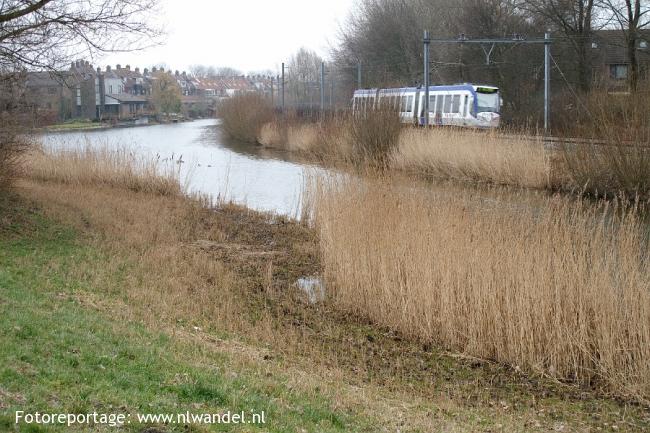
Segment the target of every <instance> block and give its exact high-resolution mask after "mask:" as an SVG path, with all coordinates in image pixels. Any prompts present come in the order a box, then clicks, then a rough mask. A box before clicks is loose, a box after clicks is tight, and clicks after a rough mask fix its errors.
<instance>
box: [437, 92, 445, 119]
mask: <svg viewBox="0 0 650 433" xmlns="http://www.w3.org/2000/svg"><path fill="white" fill-rule="evenodd" d="M443 99H444V96H442V95H438V96H437V97H436V100H437V102H438V103H437V104H436V105H435V107H436V114H442V101H443Z"/></svg>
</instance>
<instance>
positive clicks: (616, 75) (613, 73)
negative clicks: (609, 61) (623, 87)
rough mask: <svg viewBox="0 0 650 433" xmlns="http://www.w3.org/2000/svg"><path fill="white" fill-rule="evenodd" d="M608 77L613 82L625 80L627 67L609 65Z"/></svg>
mask: <svg viewBox="0 0 650 433" xmlns="http://www.w3.org/2000/svg"><path fill="white" fill-rule="evenodd" d="M609 76H610V77H611V78H612V79H614V80H625V79H627V65H609Z"/></svg>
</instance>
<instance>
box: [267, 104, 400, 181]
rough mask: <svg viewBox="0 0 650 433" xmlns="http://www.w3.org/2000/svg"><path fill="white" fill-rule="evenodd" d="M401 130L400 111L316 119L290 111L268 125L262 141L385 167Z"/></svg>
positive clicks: (331, 158)
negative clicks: (293, 113)
mask: <svg viewBox="0 0 650 433" xmlns="http://www.w3.org/2000/svg"><path fill="white" fill-rule="evenodd" d="M401 131H402V125H401V124H400V121H399V116H398V113H397V112H395V111H394V110H390V109H378V110H370V111H368V112H365V113H356V114H353V113H333V114H331V115H328V116H323V117H321V118H320V119H318V121H312V122H305V121H303V120H302V119H300V118H297V117H296V116H293V115H291V114H290V113H289V114H288V115H285V116H282V117H278V118H276V119H274V120H273V121H272V122H269V123H267V124H265V125H264V126H263V127H262V129H261V131H260V137H259V139H258V142H259V143H260V144H262V145H264V146H267V147H272V148H276V149H282V150H288V151H292V152H300V153H302V154H305V155H308V156H311V157H314V158H316V159H319V160H322V161H326V162H328V163H339V162H343V163H345V164H355V165H366V166H369V167H372V168H381V169H385V168H388V165H389V162H390V158H391V154H392V152H393V151H394V149H395V148H396V147H397V143H398V139H399V135H400V132H401Z"/></svg>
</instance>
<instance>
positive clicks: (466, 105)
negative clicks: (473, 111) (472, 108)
mask: <svg viewBox="0 0 650 433" xmlns="http://www.w3.org/2000/svg"><path fill="white" fill-rule="evenodd" d="M463 104H464V105H463V107H465V117H467V116H469V98H468V96H467V95H465V101H463Z"/></svg>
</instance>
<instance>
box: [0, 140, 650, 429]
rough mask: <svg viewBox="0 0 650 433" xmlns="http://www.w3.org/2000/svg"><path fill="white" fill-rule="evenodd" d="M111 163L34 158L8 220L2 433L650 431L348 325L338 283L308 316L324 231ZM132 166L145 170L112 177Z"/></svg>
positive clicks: (536, 381)
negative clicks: (21, 425) (134, 420)
mask: <svg viewBox="0 0 650 433" xmlns="http://www.w3.org/2000/svg"><path fill="white" fill-rule="evenodd" d="M106 157H107V155H103V156H101V157H98V156H97V155H93V154H89V153H86V154H83V155H76V156H74V157H73V158H70V155H60V156H58V157H52V156H44V155H40V156H33V157H32V159H31V170H30V172H29V173H31V174H30V176H29V177H28V178H26V179H24V180H23V181H21V183H20V185H19V188H18V195H17V196H15V198H9V199H7V198H5V199H4V202H3V206H2V207H1V208H0V209H2V231H1V232H0V239H1V240H0V242H2V248H1V249H0V251H2V255H1V256H0V257H1V260H2V264H3V266H2V271H1V272H0V283H1V284H0V287H1V289H2V291H1V302H0V308H2V309H3V314H2V316H1V317H2V319H1V320H2V321H3V326H2V329H3V330H5V331H4V332H3V337H2V338H3V345H2V347H3V350H2V351H1V352H0V356H2V365H3V369H2V376H1V377H2V380H1V381H0V390H1V391H2V394H0V396H1V400H0V401H1V403H2V410H3V413H4V414H5V415H3V423H4V425H5V426H8V427H9V428H12V426H11V421H12V416H11V413H12V411H13V410H15V409H23V408H28V409H31V410H35V409H49V410H57V411H86V410H97V411H107V412H110V411H113V410H115V408H118V409H119V412H122V411H124V412H133V411H136V412H137V411H142V412H161V411H168V410H169V411H172V412H175V411H184V410H191V411H199V412H202V411H205V410H220V409H224V408H230V409H238V408H240V407H241V408H249V409H255V410H266V411H267V414H268V415H267V419H268V420H269V424H267V425H266V426H264V429H265V431H267V430H268V431H300V430H302V429H304V430H306V431H357V430H359V431H395V430H396V429H400V430H401V431H433V430H441V431H453V432H456V431H524V430H531V431H548V430H554V429H555V430H563V431H586V430H597V429H602V430H603V431H614V430H618V431H625V430H627V431H643V430H644V429H647V428H648V423H649V422H650V420H649V419H648V412H647V411H646V409H644V407H643V406H636V405H634V404H629V403H618V402H616V401H613V400H609V399H606V398H603V397H597V395H598V394H592V393H591V392H590V391H586V389H584V388H583V389H581V388H578V387H575V386H566V385H560V384H558V383H556V382H554V381H551V380H547V379H544V378H543V377H541V376H536V375H532V376H530V375H529V376H526V375H523V374H521V373H519V372H518V371H516V370H513V369H510V368H508V367H505V366H503V365H500V364H495V363H492V362H489V361H484V360H481V359H478V358H473V357H471V356H456V355H453V354H449V353H447V352H445V351H443V350H441V349H439V348H438V346H437V345H436V344H431V343H430V342H428V341H427V340H426V339H417V338H416V339H412V338H405V337H406V336H407V335H408V333H400V332H395V331H391V330H389V329H388V328H381V327H377V326H376V325H373V324H371V323H370V322H365V321H364V320H360V319H357V318H355V316H353V315H348V314H346V313H342V312H340V307H341V306H342V305H343V306H344V305H345V302H342V301H344V298H342V297H341V292H340V290H341V289H340V287H341V286H340V285H338V284H337V286H336V287H337V288H336V292H335V293H336V296H335V297H334V299H333V301H325V302H323V303H319V304H316V305H309V304H307V303H306V302H304V296H303V295H301V294H300V292H299V291H298V290H297V289H296V288H295V287H294V286H293V282H294V281H295V279H296V278H297V277H299V276H303V275H313V274H317V273H319V272H321V266H322V265H321V263H320V261H319V252H318V250H319V240H318V237H316V236H315V233H314V232H313V231H312V230H310V229H308V228H306V227H304V226H301V225H297V224H295V223H292V222H288V221H284V220H282V219H278V218H273V217H269V216H265V215H260V214H257V213H252V212H249V211H246V210H244V209H239V208H236V207H232V206H220V207H218V208H217V209H216V211H210V210H208V209H206V208H205V207H204V206H203V204H202V203H201V202H200V201H196V200H192V199H188V198H185V197H183V196H181V195H179V194H178V193H177V192H175V191H178V190H176V189H175V188H176V187H171V185H172V184H173V182H170V183H168V185H170V187H169V188H168V187H164V188H161V187H160V185H161V181H160V180H159V179H158V178H156V179H154V178H153V177H156V176H155V173H153V172H149V175H147V176H145V175H143V176H138V177H133V176H131V173H135V172H136V171H135V170H134V166H133V164H136V165H137V164H140V163H135V162H133V160H132V159H130V157H129V155H128V154H121V156H119V155H118V156H113V157H112V158H113V159H111V158H108V159H107V158H106ZM106 160H107V161H108V162H106V164H105V165H104V163H102V161H106ZM118 160H119V161H121V164H125V163H126V166H127V167H129V164H131V168H126V169H124V168H123V169H120V170H118V171H117V175H115V162H116V161H118ZM129 161H130V162H129ZM60 166H66V170H65V171H64V172H63V171H61V170H60V169H57V167H60ZM88 167H93V168H92V169H89V168H88ZM102 167H103V168H102ZM149 167H151V166H149ZM143 168H144V173H147V171H146V170H147V165H146V163H145V165H144V166H140V170H142V169H143ZM88 173H93V174H90V175H89V174H88ZM125 173H126V174H127V175H125ZM140 173H141V172H140ZM152 176H153V177H152ZM137 179H139V180H137ZM167 179H169V178H167ZM162 184H166V182H162ZM323 203H324V204H331V203H330V202H328V201H324V202H323ZM321 209H323V208H321ZM323 212H324V211H323ZM320 215H321V216H320V218H321V221H322V220H323V219H322V218H324V216H326V214H323V213H321V214H320ZM321 231H323V230H322V229H321ZM324 234H326V235H327V232H326V231H325V232H324ZM328 242H329V241H326V242H325V243H324V245H327V244H328ZM324 259H325V262H324V263H325V265H326V266H328V265H327V263H328V260H331V256H330V255H329V254H328V253H327V251H324ZM332 271H337V272H338V270H337V269H336V268H332ZM364 272H365V271H364ZM326 274H328V275H332V274H331V273H330V271H328V270H327V268H326ZM345 275H346V274H345V273H341V276H345ZM369 277H371V278H370V280H369V281H368V288H369V289H371V288H372V287H375V286H374V283H373V280H372V278H373V277H372V275H370V276H369ZM369 312H372V310H369ZM373 319H376V317H373ZM377 322H382V320H377ZM391 325H392V323H391ZM398 328H399V327H398ZM407 331H409V330H407ZM468 352H469V351H468ZM115 411H117V410H115ZM250 428H251V426H245V427H244V428H242V429H241V431H250ZM130 429H131V431H137V428H136V426H131V427H130ZM177 429H180V430H182V427H178V428H177ZM64 430H65V429H64ZM165 430H173V429H172V428H171V427H165ZM36 431H38V430H36ZM44 431H47V430H44ZM62 431H63V430H62ZM94 431H101V429H99V428H95V429H94ZM183 431H185V430H183ZM195 431H202V430H201V429H200V428H195Z"/></svg>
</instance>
